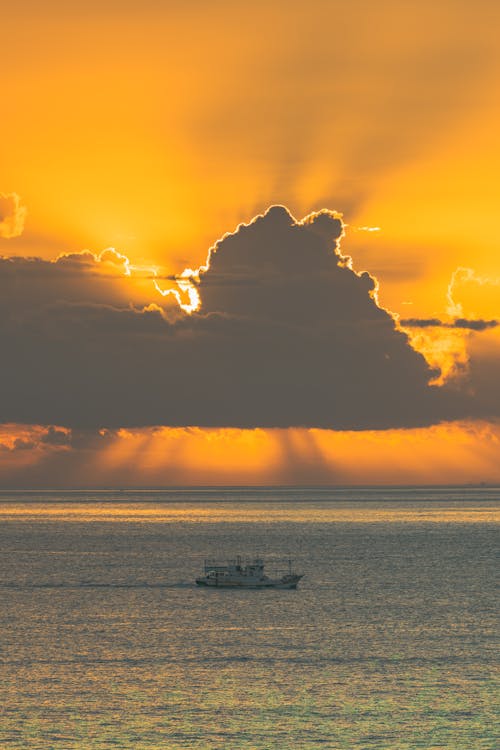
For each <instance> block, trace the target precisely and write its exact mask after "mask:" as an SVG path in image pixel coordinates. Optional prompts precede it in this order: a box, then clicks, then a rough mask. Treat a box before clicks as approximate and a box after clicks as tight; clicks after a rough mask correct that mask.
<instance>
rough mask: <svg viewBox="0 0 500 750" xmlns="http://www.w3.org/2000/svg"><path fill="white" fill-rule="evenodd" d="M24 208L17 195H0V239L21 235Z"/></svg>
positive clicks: (24, 215)
mask: <svg viewBox="0 0 500 750" xmlns="http://www.w3.org/2000/svg"><path fill="white" fill-rule="evenodd" d="M25 218H26V208H25V206H22V205H21V199H20V198H19V196H18V195H17V193H0V237H2V238H3V239H10V238H11V237H19V235H21V234H22V233H23V229H24V220H25Z"/></svg>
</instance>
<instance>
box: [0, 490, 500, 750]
mask: <svg viewBox="0 0 500 750" xmlns="http://www.w3.org/2000/svg"><path fill="white" fill-rule="evenodd" d="M499 498H500V490H499V489H498V488H495V487H474V488H473V487H460V488H458V487H456V488H453V487H427V488H380V487H378V488H375V487H365V488H357V489H349V488H336V489H331V488H301V489H299V488H225V489H220V488H198V489H187V488H184V489H172V490H162V491H153V490H152V491H146V492H143V491H135V490H134V491H117V490H113V491H101V492H97V491H95V492H49V491H46V492H35V491H32V492H29V493H22V492H15V493H7V492H3V493H1V495H0V521H1V523H0V552H1V555H2V560H1V565H0V595H1V597H2V607H1V608H0V628H1V630H0V632H1V633H2V650H1V652H0V659H1V662H2V665H1V677H0V691H1V693H0V700H1V702H0V705H1V707H2V708H1V711H0V747H2V748H3V747H5V748H13V750H20V749H21V748H22V750H25V749H26V748H30V749H31V748H36V749H37V750H38V749H40V750H45V749H47V750H48V749H49V748H50V749H51V750H52V749H54V750H59V748H60V749H61V750H77V749H78V750H83V749H85V750H87V748H93V749H94V748H97V749H98V750H104V749H105V748H106V749H108V748H112V747H119V748H120V749H122V748H123V749H124V750H132V749H133V750H138V749H140V750H146V748H151V749H153V748H154V749H157V748H160V747H161V748H167V750H171V749H172V750H174V749H177V748H179V749H181V748H183V749H187V748H190V749H191V748H193V749H194V750H215V749H216V748H218V749H220V748H231V750H232V749H233V748H245V749H246V750H251V749H252V750H253V749H258V750H278V749H279V750H283V748H305V749H309V748H310V749H311V750H312V748H316V747H324V748H332V749H333V748H335V750H336V749H337V748H339V749H342V748H346V749H347V748H349V750H351V749H356V750H361V749H363V750H372V749H373V750H375V749H377V750H392V749H394V750H402V749H403V748H408V749H410V748H417V747H418V748H429V750H430V748H437V747H439V748H445V749H446V750H471V749H472V748H474V750H492V748H494V747H495V735H494V722H493V720H492V717H493V715H494V704H495V701H496V689H495V688H496V687H497V683H496V681H495V676H496V675H497V674H498V671H497V662H496V651H495V636H496V635H497V634H498V621H499V617H498V615H499V612H498V605H497V601H498V600H497V594H496V590H495V576H494V570H495V568H494V561H495V550H496V548H497V543H498V530H499V522H500V503H499ZM236 554H241V555H243V556H253V555H259V556H261V557H263V558H264V560H266V561H269V565H271V564H272V563H273V561H275V560H278V559H283V558H293V560H294V564H295V567H296V568H297V570H298V571H299V572H302V573H304V578H303V579H302V580H301V582H300V584H299V587H298V589H297V590H264V591H255V590H252V591H248V590H247V591H242V590H226V591H224V590H222V591H221V590H207V589H200V588H197V587H196V586H195V584H194V579H195V577H196V576H197V575H199V574H200V573H201V571H202V567H203V561H204V558H206V557H222V558H223V559H224V558H227V557H234V556H235V555H236Z"/></svg>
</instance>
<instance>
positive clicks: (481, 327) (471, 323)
mask: <svg viewBox="0 0 500 750" xmlns="http://www.w3.org/2000/svg"><path fill="white" fill-rule="evenodd" d="M400 323H401V325H402V326H403V328H462V329H465V330H469V331H486V330H488V329H489V328H496V327H497V326H498V325H499V322H498V320H467V319H466V318H456V320H452V321H443V320H440V319H439V318H405V319H404V320H401V321H400Z"/></svg>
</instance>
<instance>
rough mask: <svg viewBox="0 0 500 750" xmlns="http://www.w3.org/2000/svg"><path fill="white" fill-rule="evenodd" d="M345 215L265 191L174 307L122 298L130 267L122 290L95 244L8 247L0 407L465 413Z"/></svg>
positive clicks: (93, 412) (138, 413)
mask: <svg viewBox="0 0 500 750" xmlns="http://www.w3.org/2000/svg"><path fill="white" fill-rule="evenodd" d="M342 229H343V226H342V222H341V220H340V219H339V218H338V217H337V216H336V215H335V214H333V213H330V212H326V211H324V212H320V213H319V214H313V215H311V216H310V217H308V218H307V219H305V220H304V221H303V222H297V221H295V220H294V219H293V218H292V216H291V215H290V214H289V213H288V211H287V210H286V209H285V208H283V207H279V206H275V207H272V208H271V209H270V210H269V211H268V212H267V213H266V214H265V215H264V216H260V217H257V218H256V219H255V220H254V221H253V222H251V223H250V224H249V225H241V226H240V227H239V228H238V229H237V231H236V232H235V233H234V234H231V235H226V236H225V237H224V238H223V239H222V240H221V241H219V242H218V243H217V244H216V245H215V247H214V248H212V251H211V254H210V259H209V264H208V266H207V268H206V269H205V270H202V271H201V272H200V274H199V280H197V279H193V283H195V284H196V286H197V289H198V293H199V295H200V297H201V300H202V304H201V308H200V310H199V311H198V312H196V313H194V314H192V315H187V314H182V315H181V316H180V317H178V318H177V319H175V320H172V321H170V322H168V320H166V319H165V315H164V312H163V311H162V310H160V309H157V308H155V307H154V306H152V305H151V306H149V307H143V308H142V309H139V308H137V307H133V306H131V305H130V304H129V303H128V302H127V301H125V299H124V294H125V291H124V287H123V283H125V282H126V278H127V277H124V278H125V282H124V280H123V279H120V281H119V284H120V286H119V294H118V293H117V292H116V284H117V283H118V282H117V279H116V274H115V272H113V273H112V274H110V275H109V276H110V278H108V276H107V275H106V274H104V275H103V274H102V259H100V260H97V259H96V258H94V256H91V255H90V254H88V255H85V256H69V257H67V258H66V259H65V260H64V261H63V262H60V261H58V262H57V263H48V262H43V261H37V260H35V261H33V260H27V259H15V258H14V259H8V260H4V261H2V262H1V263H0V289H1V290H4V291H5V297H4V307H3V313H2V319H1V321H0V346H1V351H2V355H3V356H2V367H1V368H0V419H1V421H2V422H17V423H30V424H32V423H38V424H50V425H54V424H57V425H61V426H68V427H76V428H84V429H95V428H99V427H102V426H104V427H109V428H116V427H120V426H130V427H132V426H146V425H157V424H165V425H172V426H180V425H200V426H235V427H254V426H262V427H287V426H317V427H327V428H336V429H353V430H359V429H383V428H391V427H409V426H418V425H426V424H430V423H433V422H436V421H439V420H440V419H446V418H452V417H453V416H455V415H458V416H462V414H461V411H463V408H462V406H461V404H462V402H464V399H466V397H465V396H463V397H462V396H460V394H458V393H457V392H454V391H451V390H450V391H447V390H446V389H443V388H438V387H434V386H430V385H429V382H430V381H431V380H432V379H433V378H434V377H435V376H436V374H437V373H436V372H435V371H433V370H431V369H430V367H429V366H428V364H427V362H426V361H425V359H424V358H423V356H421V355H420V354H419V353H417V352H416V351H415V350H414V349H413V348H412V347H411V346H410V344H409V341H408V338H407V336H406V334H405V333H404V332H403V331H402V330H400V329H399V327H398V325H397V323H396V322H395V321H394V319H393V318H392V316H391V315H390V314H388V313H387V312H386V311H385V310H383V309H382V308H380V307H379V306H378V305H377V303H376V296H375V290H376V283H375V280H374V279H373V278H372V277H371V276H370V275H369V274H367V273H363V274H357V273H355V272H354V271H353V270H352V269H351V268H350V265H349V259H347V258H345V257H343V256H342V255H341V253H340V249H339V245H338V243H339V239H340V237H341V234H342ZM105 260H106V259H105ZM108 260H109V262H111V263H112V264H114V265H116V264H118V265H119V263H120V258H119V256H112V257H110V258H109V259H108ZM2 278H3V285H2ZM83 279H84V280H85V283H83V281H82V280H83ZM13 283H15V290H14V291H13V286H12V284H13ZM129 283H131V282H129ZM106 284H107V285H108V286H109V300H110V302H106V301H105V296H106V288H107V287H106ZM152 294H153V292H152ZM158 297H159V295H158ZM111 300H112V302H111ZM154 301H158V300H157V299H156V298H154V297H153V296H152V297H151V299H150V302H154ZM160 301H161V298H160ZM467 398H469V397H467ZM468 408H469V407H467V409H468ZM48 439H50V440H54V439H56V440H59V439H63V436H62V435H59V434H57V433H56V432H51V433H50V435H49V436H48Z"/></svg>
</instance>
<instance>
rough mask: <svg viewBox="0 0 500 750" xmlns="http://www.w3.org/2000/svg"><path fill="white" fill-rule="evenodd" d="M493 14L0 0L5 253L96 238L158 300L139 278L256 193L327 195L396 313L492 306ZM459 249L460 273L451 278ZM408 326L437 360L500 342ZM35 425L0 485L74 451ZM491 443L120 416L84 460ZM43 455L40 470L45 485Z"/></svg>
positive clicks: (54, 248) (153, 476) (4, 457)
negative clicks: (144, 425) (201, 425)
mask: <svg viewBox="0 0 500 750" xmlns="http://www.w3.org/2000/svg"><path fill="white" fill-rule="evenodd" d="M499 15H500V8H499V7H497V4H495V3H493V2H491V1H490V0H478V2H476V3H474V4H471V3H465V2H457V0H442V2H439V3H436V2H431V1H430V0H423V1H422V2H419V3H401V2H396V1H395V0H393V1H391V0H385V1H384V0H382V1H381V2H377V3H375V4H374V3H372V2H369V1H368V0H353V2H351V3H349V4H347V5H346V4H345V3H343V2H342V3H341V2H335V0H334V1H332V0H312V1H311V2H309V3H307V4H306V3H302V2H296V1H295V0H288V1H287V2H282V1H281V0H280V1H277V0H267V1H266V2H264V1H263V0H256V2H253V3H251V4H249V3H248V4H247V3H234V2H232V3H230V2H229V1H228V0H219V1H217V0H216V1H215V2H213V3H210V4H207V3H203V2H199V1H198V0H191V2H189V1H188V2H184V3H179V2H162V3H160V2H155V0H145V2H143V3H141V4H140V5H137V4H135V3H131V2H127V1H122V2H120V3H118V2H115V0H111V1H110V2H106V3H98V2H96V1H95V0H88V1H87V2H85V3H83V2H79V1H78V0H77V2H75V3H72V4H71V5H70V6H68V4H64V3H62V2H55V1H54V0H48V1H47V2H46V3H44V4H43V5H41V4H40V3H39V2H35V0H20V1H19V2H17V3H11V4H10V5H9V7H8V8H6V9H4V10H3V12H2V45H1V49H0V60H1V63H2V70H3V71H4V76H3V82H2V103H3V111H4V113H5V114H4V116H3V117H2V120H1V125H0V133H1V138H0V163H1V165H2V170H1V175H0V193H1V194H3V195H4V196H11V195H12V194H16V196H19V203H18V204H16V205H14V204H13V203H12V201H17V200H18V199H17V198H11V199H9V200H10V201H11V203H9V204H7V203H5V202H4V204H2V202H1V199H0V219H1V218H2V217H5V216H6V215H7V213H8V212H9V211H10V212H11V213H12V214H15V217H14V219H12V217H11V219H10V220H9V221H7V220H5V221H4V222H3V223H2V222H1V221H0V255H4V256H38V257H41V258H45V259H48V260H54V259H56V258H57V257H58V256H59V255H60V254H61V253H68V252H69V253H74V252H81V251H83V250H85V249H87V250H90V251H91V252H93V253H96V254H98V253H100V252H102V251H103V250H104V249H106V248H109V247H113V248H115V249H116V251H117V252H118V253H122V254H124V255H125V256H127V258H128V259H129V260H130V264H132V266H136V267H139V266H140V267H141V268H142V269H143V270H142V271H140V272H139V271H136V279H137V280H136V283H135V286H134V285H132V284H128V285H116V287H115V293H116V295H117V297H116V299H118V296H119V295H121V297H120V299H121V300H122V303H123V304H129V303H131V302H133V303H134V304H141V305H147V304H157V305H162V304H163V303H164V299H163V298H162V297H161V295H160V294H159V293H158V292H157V291H156V290H155V289H154V286H153V285H152V284H151V283H150V282H151V280H150V279H149V278H148V279H146V280H144V279H142V280H140V281H139V280H138V277H139V275H140V274H142V276H147V275H148V274H149V271H150V269H152V268H155V269H157V272H158V273H159V274H160V275H167V276H168V275H171V274H176V273H180V272H182V270H183V269H184V268H186V267H193V268H195V267H197V266H199V265H200V264H202V263H204V262H205V260H206V257H207V252H208V249H209V247H210V246H212V245H213V243H214V242H215V241H216V240H217V239H218V238H220V237H221V236H223V235H224V233H225V232H228V231H230V232H231V231H234V229H235V227H236V226H237V225H238V223H239V222H241V221H245V222H248V221H250V220H251V219H252V217H253V216H254V215H256V214H257V213H260V212H263V211H265V210H266V208H267V207H268V206H269V205H271V204H275V203H280V204H284V205H286V206H288V208H289V209H290V210H291V211H292V213H293V214H294V215H295V216H297V217H298V218H301V217H303V216H305V215H306V214H307V213H309V212H311V211H314V210H318V209H321V208H324V207H325V208H329V209H332V210H337V211H340V212H342V213H343V216H344V221H345V222H346V224H347V227H346V236H345V238H344V240H343V244H342V251H343V252H346V253H349V254H350V255H352V257H353V263H354V268H355V269H356V270H358V271H360V270H365V269H366V270H368V271H369V272H370V273H371V274H373V275H374V276H376V277H377V279H378V282H379V291H378V295H379V300H380V303H381V304H382V305H383V306H384V307H386V308H388V309H389V310H390V311H391V312H392V313H394V314H396V315H399V316H401V318H403V319H404V318H414V317H417V318H425V317H438V318H440V319H446V316H447V315H449V314H452V315H455V316H458V317H465V318H482V319H496V318H497V317H499V316H500V311H499V306H498V291H499V286H500V256H499V254H498V252H497V244H498V236H499V231H498V228H497V216H498V209H497V203H498V186H497V182H498V177H497V176H498V174H499V172H500V145H499V142H498V135H497V134H498V131H499V128H500V101H499V98H498V93H497V92H498V91H499V90H500V52H499V50H498V41H497V30H498V22H499V21H500V18H499ZM6 200H7V199H4V201H6ZM2 206H3V208H2ZM2 227H3V229H2ZM363 227H371V228H374V227H376V228H377V229H378V231H373V232H368V231H364V230H363V229H361V228H363ZM460 267H462V268H465V269H470V271H468V272H462V273H458V274H457V275H456V276H455V277H453V274H454V272H455V271H456V269H458V268H460ZM144 269H146V270H144ZM121 271H123V269H121ZM121 271H120V272H121ZM452 279H453V284H452V286H451V287H449V285H450V283H451V282H452ZM169 284H170V285H171V286H174V282H173V281H170V282H165V283H164V284H163V288H166V286H168V285H169ZM450 295H451V296H450ZM452 308H453V309H452ZM412 335H413V336H414V342H415V346H418V347H419V348H420V349H421V350H422V351H423V352H424V353H425V354H426V356H427V357H428V359H429V361H430V362H431V364H435V363H439V364H441V365H444V369H445V372H450V373H451V372H453V368H454V367H455V366H456V364H457V363H458V364H459V365H464V364H466V363H467V361H468V357H469V356H470V351H471V350H473V349H475V350H478V349H480V348H482V349H488V348H489V349H490V350H491V351H492V352H497V351H498V346H499V344H500V340H499V335H498V333H497V332H496V331H490V332H488V333H486V334H484V335H483V334H474V333H470V332H465V333H464V332H458V333H457V332H456V331H451V332H450V331H447V330H445V331H441V332H440V333H439V335H438V333H436V331H433V332H429V331H425V330H419V331H417V332H415V331H414V332H413V333H412ZM4 429H5V434H6V435H7V434H11V436H15V435H17V434H18V431H19V430H21V432H22V431H23V430H25V429H28V428H12V427H9V428H4ZM29 429H34V430H35V431H36V429H38V428H29ZM40 429H42V428H40ZM23 434H24V433H23ZM13 439H14V438H13ZM5 440H6V442H5V445H7V446H11V447H12V445H13V443H12V441H11V443H9V441H8V439H7V438H5ZM0 442H1V441H0ZM29 442H30V441H29V440H28V439H27V443H29ZM35 444H36V440H35V442H34V447H32V448H31V449H30V448H25V449H21V450H12V449H11V448H9V449H7V448H6V449H5V450H3V451H0V484H1V483H2V481H5V482H6V483H10V482H12V483H15V482H18V481H21V477H22V471H21V470H19V472H18V468H19V467H21V466H25V465H29V466H32V467H40V466H41V465H45V463H46V461H47V455H48V452H50V451H52V452H54V453H57V455H58V457H59V458H58V463H57V462H56V463H55V464H54V466H58V467H59V468H60V467H61V466H62V463H61V461H62V458H61V455H62V453H63V452H64V451H68V450H70V449H68V448H67V447H65V446H55V447H54V446H52V447H49V446H47V445H45V447H44V448H40V446H39V445H38V444H36V445H35ZM496 445H497V428H496V426H494V425H493V426H491V425H490V426H488V425H485V423H484V421H482V422H481V423H477V424H475V423H473V424H471V423H467V424H466V425H465V424H462V423H461V424H455V425H449V426H442V427H438V426H436V427H433V428H429V429H422V430H409V431H401V430H397V431H389V432H380V433H356V434H355V433H348V432H346V433H343V434H340V433H339V434H336V433H328V431H314V430H312V431H293V430H290V431H289V433H288V434H287V431H286V430H285V431H278V432H273V431H270V432H264V431H257V432H255V431H248V432H246V431H242V432H241V433H240V432H238V431H235V430H233V431H231V430H229V431H228V430H226V431H222V432H221V433H217V432H216V433H213V432H211V431H208V432H203V431H201V432H193V433H190V432H189V431H187V432H186V431H182V430H181V431H179V430H177V431H176V430H171V431H168V430H167V431H166V432H157V433H154V434H150V435H149V436H147V437H146V436H145V435H144V434H142V433H141V434H139V433H137V434H133V435H130V434H125V433H123V434H121V433H120V434H119V433H116V434H115V435H114V436H113V439H112V440H111V439H109V440H108V441H107V442H106V445H105V446H101V447H100V448H97V447H95V446H94V447H93V448H92V451H91V455H92V460H91V466H92V476H93V477H94V478H95V480H93V481H94V482H95V483H96V484H99V483H103V484H105V485H109V484H115V483H118V484H121V483H126V482H125V479H126V481H128V482H130V483H132V484H137V483H139V484H140V483H141V482H144V484H163V483H164V484H171V483H174V484H179V483H187V484H189V483H197V482H201V483H210V482H214V483H218V482H229V483H238V481H240V480H241V482H243V483H262V482H264V483H267V482H281V483H293V482H295V481H297V482H299V483H300V482H310V481H319V482H322V483H328V482H330V481H331V482H336V481H339V482H341V483H346V482H355V483H356V482H361V483H366V482H371V481H375V482H404V481H408V482H419V481H421V482H429V481H433V482H434V481H445V482H446V481H454V480H456V481H460V482H461V481H464V482H469V481H482V480H485V481H498V480H499V479H500V477H499V476H498V469H497V463H498V462H497V460H496ZM71 450H73V452H74V453H78V456H79V457H78V460H76V458H75V460H74V461H73V460H71V461H69V459H68V460H67V461H66V464H65V466H66V468H65V470H64V471H65V476H66V480H65V481H66V482H67V483H68V484H72V483H77V484H78V483H82V482H85V481H87V479H86V476H88V475H87V474H86V472H87V469H88V466H87V464H86V463H85V459H84V457H83V454H82V453H79V450H82V451H83V448H81V449H79V450H77V449H75V448H72V449H71ZM85 450H87V448H85ZM88 450H90V449H88ZM86 455H88V454H86ZM127 457H129V458H127ZM395 457H396V463H395V460H394V458H395ZM127 461H133V462H134V466H136V467H138V468H137V470H134V471H130V470H129V469H127V468H126V467H127V466H129V464H128V463H127ZM63 463H64V461H63ZM83 465H85V466H86V467H87V468H86V469H85V471H84V470H83V469H82V466H83ZM37 471H39V474H37V473H36V471H35V472H34V475H33V476H34V477H35V478H34V479H33V482H35V481H40V482H47V481H49V480H48V478H47V477H48V476H49V475H48V474H47V473H46V474H44V473H43V471H42V469H37ZM48 471H49V469H47V472H48ZM36 477H39V479H38V480H36ZM120 477H124V480H123V482H120V481H119V480H120Z"/></svg>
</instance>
